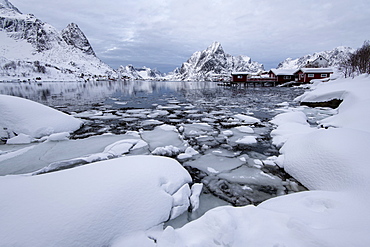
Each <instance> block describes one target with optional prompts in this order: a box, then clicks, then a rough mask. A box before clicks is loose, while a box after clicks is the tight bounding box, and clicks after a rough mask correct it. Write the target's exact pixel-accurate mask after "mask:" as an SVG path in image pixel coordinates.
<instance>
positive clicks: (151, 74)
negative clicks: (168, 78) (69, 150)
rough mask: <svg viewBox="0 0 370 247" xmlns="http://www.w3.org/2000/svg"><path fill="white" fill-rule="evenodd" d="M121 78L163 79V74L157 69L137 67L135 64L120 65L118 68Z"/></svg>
mask: <svg viewBox="0 0 370 247" xmlns="http://www.w3.org/2000/svg"><path fill="white" fill-rule="evenodd" d="M117 74H118V76H119V78H125V79H134V80H162V79H163V75H162V73H161V72H159V71H158V70H156V69H151V68H147V67H145V66H144V67H142V68H135V67H134V66H132V65H131V64H130V65H127V66H122V65H121V66H120V67H119V68H118V70H117Z"/></svg>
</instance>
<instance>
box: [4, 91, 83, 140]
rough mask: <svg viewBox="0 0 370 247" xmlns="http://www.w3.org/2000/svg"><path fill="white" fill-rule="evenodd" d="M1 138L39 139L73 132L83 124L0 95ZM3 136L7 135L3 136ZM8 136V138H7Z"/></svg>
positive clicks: (35, 104) (54, 111)
mask: <svg viewBox="0 0 370 247" xmlns="http://www.w3.org/2000/svg"><path fill="white" fill-rule="evenodd" d="M0 115H1V118H0V129H2V130H4V129H5V130H6V131H5V132H3V131H2V132H0V133H1V135H2V136H1V137H6V138H9V137H13V136H14V133H15V134H17V135H18V134H21V133H22V134H25V135H29V136H30V137H32V138H39V137H42V136H46V135H50V134H53V133H58V132H73V131H75V130H77V129H79V128H80V127H81V125H82V124H83V122H82V121H81V120H78V119H76V118H74V117H72V116H69V115H67V114H65V113H63V112H60V111H57V110H55V109H52V108H50V107H47V106H44V105H42V104H39V103H36V102H33V101H30V100H27V99H23V98H19V97H14V96H8V95H0ZM5 134H7V135H6V136H5ZM8 135H9V136H8Z"/></svg>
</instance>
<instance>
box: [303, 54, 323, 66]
mask: <svg viewBox="0 0 370 247" xmlns="http://www.w3.org/2000/svg"><path fill="white" fill-rule="evenodd" d="M328 66H329V61H328V60H327V59H326V58H324V57H323V56H321V55H320V56H319V57H318V58H316V59H315V60H313V61H307V64H306V65H305V66H304V67H305V68H327V67H328Z"/></svg>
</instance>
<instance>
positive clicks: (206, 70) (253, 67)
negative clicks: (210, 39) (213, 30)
mask: <svg viewBox="0 0 370 247" xmlns="http://www.w3.org/2000/svg"><path fill="white" fill-rule="evenodd" d="M263 69H264V68H263V65H262V64H260V63H257V62H254V61H252V59H251V58H250V57H247V56H237V57H234V56H232V55H230V54H227V53H225V51H224V50H223V48H222V46H221V44H220V43H218V42H214V43H213V44H212V45H210V46H209V47H208V48H207V49H206V50H204V51H197V52H195V53H194V54H193V55H192V56H191V57H190V58H189V59H188V60H187V61H186V62H185V63H183V64H182V66H181V68H180V69H177V70H175V71H174V72H173V73H172V78H171V79H173V80H184V81H210V80H212V79H214V77H220V76H221V77H222V76H230V73H231V72H234V71H246V72H257V71H259V70H263Z"/></svg>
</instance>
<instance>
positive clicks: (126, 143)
mask: <svg viewBox="0 0 370 247" xmlns="http://www.w3.org/2000/svg"><path fill="white" fill-rule="evenodd" d="M138 142H139V140H138V139H125V140H122V141H118V142H115V143H113V144H110V145H109V146H107V147H106V148H105V149H104V151H103V153H109V154H112V155H114V156H120V155H123V154H127V153H129V152H130V149H131V148H132V147H133V146H134V145H136V144H137V143H138Z"/></svg>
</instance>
